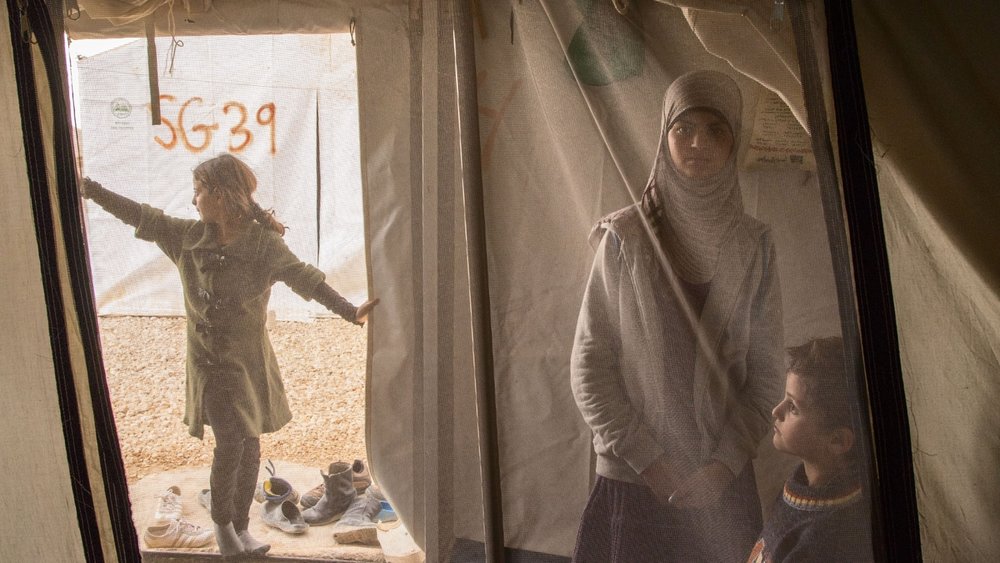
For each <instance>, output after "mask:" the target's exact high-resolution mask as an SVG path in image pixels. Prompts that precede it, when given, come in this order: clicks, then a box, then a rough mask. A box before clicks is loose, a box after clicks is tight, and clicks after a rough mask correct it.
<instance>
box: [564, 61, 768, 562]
mask: <svg viewBox="0 0 1000 563" xmlns="http://www.w3.org/2000/svg"><path fill="white" fill-rule="evenodd" d="M741 111H742V99H741V96H740V91H739V88H738V87H737V85H736V83H735V82H734V81H733V80H732V79H731V78H729V77H728V76H726V75H725V74H722V73H719V72H714V71H697V72H691V73H688V74H685V75H683V76H681V77H679V78H677V79H676V80H675V81H674V82H673V83H672V84H671V85H670V88H669V89H668V90H667V92H666V95H665V96H664V100H663V115H662V118H663V121H662V127H661V133H660V142H659V148H658V150H657V154H656V158H655V160H654V162H653V170H652V173H651V174H650V178H649V182H648V185H647V186H646V189H645V191H644V192H643V194H642V197H641V200H640V202H639V203H637V204H635V205H633V206H630V207H627V208H625V209H622V210H620V211H617V212H615V213H612V214H611V215H609V216H607V217H605V218H604V219H602V220H601V221H600V222H599V223H598V225H597V226H596V227H595V228H594V232H593V233H592V241H594V242H595V243H596V244H597V253H596V257H595V259H594V264H593V268H592V270H591V274H590V279H589V281H588V282H587V287H586V292H585V294H584V299H583V305H582V307H581V310H580V316H579V320H578V323H577V329H576V337H575V340H574V344H573V354H572V359H571V367H570V370H571V380H572V387H573V393H574V397H575V399H576V402H577V406H578V407H579V409H580V412H581V413H582V414H583V417H584V420H585V421H586V422H587V424H588V425H589V426H590V428H591V429H592V430H593V434H594V450H595V453H596V454H597V482H596V484H595V486H594V489H593V491H592V492H591V496H590V500H589V502H588V503H587V507H586V509H585V511H584V514H583V518H582V521H581V524H580V529H579V533H578V537H577V544H576V549H575V552H574V561H576V562H590V561H593V562H600V563H609V562H621V563H626V562H627V563H638V562H644V561H650V562H665V561H739V560H743V559H745V558H746V554H747V553H748V552H749V550H750V548H751V547H752V545H753V542H754V540H755V538H756V535H757V534H758V532H759V530H760V527H761V512H760V502H759V498H758V496H757V488H756V484H755V481H754V474H753V467H752V465H751V463H750V460H751V459H752V458H753V457H754V456H755V454H756V450H757V445H758V443H760V441H761V439H762V438H763V437H764V435H765V434H766V433H767V431H768V430H769V429H770V427H771V417H770V409H771V406H773V404H774V403H775V401H777V400H779V399H780V396H781V392H782V380H781V376H782V373H783V371H784V370H783V352H782V350H783V337H782V325H781V298H780V292H779V287H778V276H777V272H776V264H775V250H774V244H773V242H772V240H771V234H770V231H769V229H768V227H767V225H764V224H763V223H761V222H759V221H757V220H756V219H754V218H752V217H750V216H749V215H747V214H745V213H744V212H743V203H742V199H741V194H740V187H739V182H738V180H737V169H736V158H737V152H738V151H737V149H738V143H739V138H740V127H741V123H740V122H741Z"/></svg>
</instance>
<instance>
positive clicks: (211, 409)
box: [204, 383, 260, 532]
mask: <svg viewBox="0 0 1000 563" xmlns="http://www.w3.org/2000/svg"><path fill="white" fill-rule="evenodd" d="M224 394H225V391H224V389H219V388H215V387H213V385H212V384H211V383H209V384H208V385H206V386H205V397H204V398H205V401H204V405H205V416H206V417H207V418H208V423H209V424H210V425H211V426H212V433H213V434H214V435H215V455H214V457H213V458H212V474H211V476H210V477H209V486H210V487H211V488H212V521H213V522H215V523H216V524H219V525H222V526H224V525H226V524H228V523H229V522H232V523H233V527H234V528H235V529H236V531H237V532H240V531H243V530H246V529H247V525H249V523H250V505H251V504H253V492H254V488H255V487H256V486H257V473H258V472H259V471H260V439H259V438H258V437H257V436H247V435H246V431H245V430H244V429H243V425H242V424H241V423H240V421H239V420H238V418H237V416H236V413H235V411H234V410H233V408H232V405H231V403H228V402H227V397H225V396H220V395H224Z"/></svg>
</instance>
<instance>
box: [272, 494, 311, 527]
mask: <svg viewBox="0 0 1000 563" xmlns="http://www.w3.org/2000/svg"><path fill="white" fill-rule="evenodd" d="M260 519H261V520H262V521H263V522H264V523H265V524H267V525H268V526H271V527H272V528H277V529H279V530H281V531H282V532H285V533H289V534H304V533H306V530H308V529H309V524H306V521H305V520H304V519H303V518H302V513H301V512H299V507H297V506H295V503H294V502H293V501H291V500H284V501H273V500H268V501H265V502H264V504H262V505H261V507H260Z"/></svg>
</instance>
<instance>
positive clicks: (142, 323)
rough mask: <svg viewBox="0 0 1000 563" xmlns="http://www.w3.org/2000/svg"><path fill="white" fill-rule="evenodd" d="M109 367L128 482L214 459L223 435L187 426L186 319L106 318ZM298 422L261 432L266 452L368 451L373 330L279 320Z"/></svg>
mask: <svg viewBox="0 0 1000 563" xmlns="http://www.w3.org/2000/svg"><path fill="white" fill-rule="evenodd" d="M100 330H101V341H102V346H103V352H104V367H105V371H106V372H107V376H108V387H109V390H110V393H111V402H112V407H113V409H114V413H115V423H116V424H117V428H118V439H119V442H120V443H121V449H122V457H123V459H124V460H125V469H126V474H127V478H128V481H129V483H133V482H135V481H137V480H138V479H141V478H143V477H145V476H147V475H149V474H151V473H157V472H160V471H167V470H171V469H177V468H180V467H194V466H207V465H211V462H212V448H214V447H215V441H214V439H213V438H212V435H211V430H210V427H206V432H205V440H203V441H202V440H198V439H196V438H193V437H191V436H190V435H189V434H188V433H187V427H186V426H185V425H184V423H183V422H182V421H181V418H182V417H183V416H184V319H183V318H180V317H101V318H100ZM270 334H271V344H272V345H273V346H274V351H275V354H277V356H278V364H279V365H280V366H281V373H282V376H283V379H284V384H285V392H286V393H287V395H288V401H289V404H290V405H291V408H292V421H291V422H290V423H288V424H287V425H286V426H285V427H284V428H282V429H281V430H279V431H278V432H275V433H273V434H265V435H264V436H262V437H261V456H262V458H264V459H265V460H266V459H268V458H271V459H275V460H287V461H293V462H296V463H301V464H304V465H312V466H315V467H317V468H325V467H326V466H327V465H329V463H330V462H332V461H351V460H353V459H367V456H366V454H365V435H364V428H365V350H366V347H367V339H366V331H365V329H363V328H359V327H357V326H354V325H352V324H350V323H348V322H346V321H344V320H341V319H333V318H330V319H317V320H314V321H311V322H292V321H278V322H275V323H274V326H272V327H271V329H270Z"/></svg>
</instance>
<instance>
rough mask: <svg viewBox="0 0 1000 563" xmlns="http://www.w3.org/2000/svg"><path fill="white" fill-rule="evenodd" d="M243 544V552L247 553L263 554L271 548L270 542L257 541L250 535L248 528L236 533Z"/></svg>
mask: <svg viewBox="0 0 1000 563" xmlns="http://www.w3.org/2000/svg"><path fill="white" fill-rule="evenodd" d="M236 536H237V537H239V539H240V543H242V544H243V553H246V554H247V555H264V554H265V553H267V552H268V551H269V550H270V549H271V544H269V543H263V542H261V541H258V540H257V539H256V538H254V537H253V536H251V535H250V530H240V531H239V532H238V533H237V534H236Z"/></svg>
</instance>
